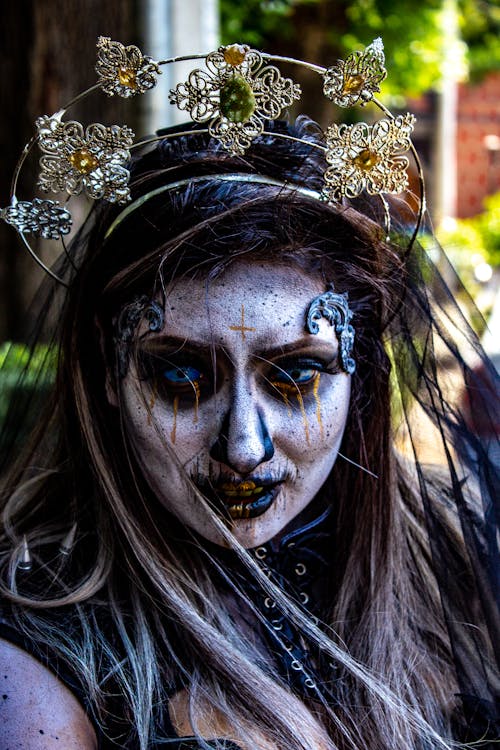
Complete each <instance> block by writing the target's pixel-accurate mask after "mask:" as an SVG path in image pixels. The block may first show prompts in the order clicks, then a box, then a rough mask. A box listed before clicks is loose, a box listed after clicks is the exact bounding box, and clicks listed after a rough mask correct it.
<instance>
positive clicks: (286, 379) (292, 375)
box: [272, 367, 318, 385]
mask: <svg viewBox="0 0 500 750" xmlns="http://www.w3.org/2000/svg"><path fill="white" fill-rule="evenodd" d="M317 375H318V369H317V368H314V367H288V368H282V370H279V371H278V372H277V373H276V374H273V377H272V382H273V383H289V384H293V383H295V384H296V385H306V384H308V383H311V382H312V381H313V380H314V379H315V378H316V376H317Z"/></svg>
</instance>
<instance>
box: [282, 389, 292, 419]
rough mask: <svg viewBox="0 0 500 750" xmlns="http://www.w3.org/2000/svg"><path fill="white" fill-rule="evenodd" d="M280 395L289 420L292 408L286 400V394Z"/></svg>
mask: <svg viewBox="0 0 500 750" xmlns="http://www.w3.org/2000/svg"><path fill="white" fill-rule="evenodd" d="M281 395H282V396H283V401H284V402H285V406H286V410H287V413H288V418H289V419H291V418H292V407H291V404H290V401H289V399H288V396H287V394H286V393H285V392H284V391H282V393H281Z"/></svg>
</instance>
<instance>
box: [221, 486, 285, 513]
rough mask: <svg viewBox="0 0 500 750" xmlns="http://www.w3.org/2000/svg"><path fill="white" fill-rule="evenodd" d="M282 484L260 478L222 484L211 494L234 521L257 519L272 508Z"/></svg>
mask: <svg viewBox="0 0 500 750" xmlns="http://www.w3.org/2000/svg"><path fill="white" fill-rule="evenodd" d="M280 484H281V482H271V481H269V480H264V479H263V480H259V479H258V478H257V479H256V480H255V481H254V480H251V479H244V480H242V481H241V482H221V483H220V484H217V485H215V486H214V487H212V488H211V492H210V493H209V494H215V495H216V497H217V499H219V500H220V501H221V502H222V503H223V505H224V507H225V509H226V511H227V512H228V513H229V515H230V516H231V518H232V519H233V520H239V519H246V518H257V517H258V516H261V515H262V514H263V513H265V512H266V510H268V509H269V508H270V507H271V505H272V503H273V501H274V499H275V497H276V495H277V494H278V490H279V486H280Z"/></svg>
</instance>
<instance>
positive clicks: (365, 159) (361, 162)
mask: <svg viewBox="0 0 500 750" xmlns="http://www.w3.org/2000/svg"><path fill="white" fill-rule="evenodd" d="M353 161H354V166H355V167H357V168H358V169H362V170H363V172H369V171H370V169H373V167H376V166H377V164H378V163H379V161H380V156H379V155H378V154H376V153H375V151H370V149H369V148H364V149H363V150H362V151H360V152H359V154H358V155H357V156H355V157H354V159H353Z"/></svg>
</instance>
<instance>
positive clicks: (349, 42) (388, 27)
mask: <svg viewBox="0 0 500 750" xmlns="http://www.w3.org/2000/svg"><path fill="white" fill-rule="evenodd" d="M443 5H444V3H443V0H246V2H245V3H240V2H238V0H220V8H221V30H222V41H223V43H224V44H228V43H230V42H241V43H247V44H250V45H251V46H253V47H256V48H257V49H262V50H270V49H272V50H273V51H276V50H280V49H281V47H282V46H283V45H285V46H286V47H287V51H289V50H290V48H291V47H294V46H295V48H296V49H297V55H298V56H300V53H301V52H302V49H303V48H302V44H303V43H304V34H305V33H306V31H307V28H306V27H309V28H310V27H311V26H312V25H314V19H315V18H316V19H317V29H316V37H317V39H318V40H320V44H321V46H322V48H323V52H324V51H325V50H324V47H325V45H326V47H327V48H328V47H329V48H330V50H331V52H328V58H329V59H328V61H326V60H323V59H321V60H319V59H315V60H314V62H319V63H320V64H331V63H332V62H333V61H334V60H335V59H337V58H338V57H344V56H345V55H347V54H349V53H350V52H352V51H354V50H357V49H363V47H365V46H366V45H367V44H369V43H370V42H371V41H372V40H373V39H374V38H375V37H377V36H381V37H382V38H383V41H384V46H385V50H386V58H387V63H388V68H389V69H390V76H389V77H388V79H387V80H386V81H385V82H384V84H383V89H382V93H383V94H384V95H386V96H393V97H398V96H416V95H418V94H421V93H423V92H425V91H428V90H429V89H431V88H433V87H434V86H435V85H436V82H438V81H439V79H440V66H441V63H442V60H443V55H444V54H445V53H446V52H449V50H446V49H445V47H446V44H447V42H446V40H444V38H443V22H444V21H443ZM456 7H457V16H458V18H457V21H458V25H459V28H460V33H461V37H462V43H461V45H460V48H459V49H458V50H457V55H458V56H463V58H464V64H465V66H466V67H467V66H468V68H469V73H470V76H471V78H473V79H477V78H478V77H480V76H482V75H484V74H485V73H487V72H489V71H491V70H499V69H500V6H499V5H498V2H497V0H494V2H493V1H492V2H488V0H457V1H456ZM304 20H305V21H306V24H304ZM325 21H326V25H325ZM309 55H310V53H309ZM322 56H323V55H322ZM458 66H459V67H460V66H461V63H458Z"/></svg>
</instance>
